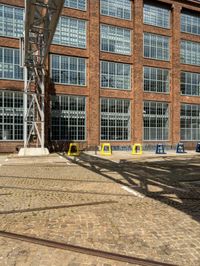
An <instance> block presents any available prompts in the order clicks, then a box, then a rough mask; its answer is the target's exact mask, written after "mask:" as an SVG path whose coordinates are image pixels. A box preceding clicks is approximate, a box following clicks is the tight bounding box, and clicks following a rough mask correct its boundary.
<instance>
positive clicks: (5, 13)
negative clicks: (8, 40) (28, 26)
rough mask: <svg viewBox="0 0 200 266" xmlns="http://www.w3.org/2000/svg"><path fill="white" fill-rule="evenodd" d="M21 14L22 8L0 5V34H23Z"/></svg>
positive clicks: (12, 35) (18, 35) (10, 35)
mask: <svg viewBox="0 0 200 266" xmlns="http://www.w3.org/2000/svg"><path fill="white" fill-rule="evenodd" d="M23 14H24V10H23V9H22V8H19V7H12V6H6V5H0V35H1V36H9V37H20V36H23V28H24V22H23Z"/></svg>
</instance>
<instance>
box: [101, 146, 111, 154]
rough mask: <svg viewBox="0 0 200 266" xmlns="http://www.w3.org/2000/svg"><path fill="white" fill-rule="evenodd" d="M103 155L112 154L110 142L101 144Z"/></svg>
mask: <svg viewBox="0 0 200 266" xmlns="http://www.w3.org/2000/svg"><path fill="white" fill-rule="evenodd" d="M101 155H112V150H111V146H110V143H103V144H102V146H101Z"/></svg>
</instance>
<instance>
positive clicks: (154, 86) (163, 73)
mask: <svg viewBox="0 0 200 266" xmlns="http://www.w3.org/2000/svg"><path fill="white" fill-rule="evenodd" d="M143 79H144V82H143V84H144V91H151V92H162V93H163V92H169V70H167V69H161V68H154V67H144V71H143Z"/></svg>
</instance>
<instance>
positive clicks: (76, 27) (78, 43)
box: [53, 17, 86, 48]
mask: <svg viewBox="0 0 200 266" xmlns="http://www.w3.org/2000/svg"><path fill="white" fill-rule="evenodd" d="M53 43H56V44H62V45H66V46H72V47H78V48H86V21H84V20H79V19H74V18H68V17H60V20H59V23H58V25H57V28H56V32H55V35H54V38H53Z"/></svg>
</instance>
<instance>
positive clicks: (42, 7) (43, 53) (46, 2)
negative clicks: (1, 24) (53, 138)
mask: <svg viewBox="0 0 200 266" xmlns="http://www.w3.org/2000/svg"><path fill="white" fill-rule="evenodd" d="M63 5H64V0H25V31H24V38H21V40H20V44H21V49H20V50H21V65H22V66H23V67H24V149H26V148H27V147H28V146H29V144H30V142H31V137H32V136H33V135H34V136H36V139H37V147H39V148H42V149H44V145H45V115H44V112H45V73H46V65H45V63H46V60H47V57H48V53H49V50H50V45H51V42H52V39H53V36H54V33H55V30H56V26H57V23H58V20H59V16H60V13H61V10H62V8H63Z"/></svg>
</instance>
